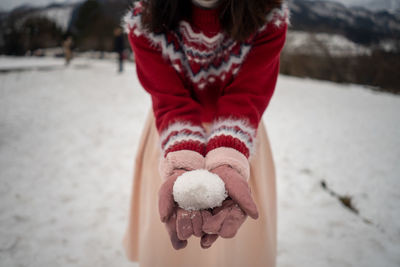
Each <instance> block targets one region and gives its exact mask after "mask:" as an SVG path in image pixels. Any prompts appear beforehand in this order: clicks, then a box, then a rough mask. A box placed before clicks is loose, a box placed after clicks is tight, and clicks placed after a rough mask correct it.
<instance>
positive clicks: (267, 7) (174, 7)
mask: <svg viewBox="0 0 400 267" xmlns="http://www.w3.org/2000/svg"><path fill="white" fill-rule="evenodd" d="M219 1H220V3H219V21H220V24H221V27H222V29H223V30H224V31H225V32H226V33H227V34H229V35H230V36H231V37H232V38H233V39H235V40H237V41H243V40H245V39H246V38H248V37H249V36H251V35H252V34H253V33H255V32H256V31H257V29H259V28H260V27H262V26H263V25H264V24H265V23H266V16H267V13H268V12H270V11H271V10H272V9H273V8H277V7H280V6H281V4H282V1H283V0H219ZM191 6H192V4H191V0H146V1H143V14H142V24H143V26H144V28H146V29H147V30H149V31H151V32H163V31H169V30H174V29H176V27H177V26H178V23H179V21H181V20H182V19H185V18H189V17H190V15H191Z"/></svg>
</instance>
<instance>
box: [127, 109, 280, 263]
mask: <svg viewBox="0 0 400 267" xmlns="http://www.w3.org/2000/svg"><path fill="white" fill-rule="evenodd" d="M204 126H205V128H206V129H207V130H208V128H209V126H208V125H204ZM255 142H256V143H255V154H254V155H253V156H252V157H251V158H250V172H251V176H250V180H249V184H250V187H251V192H252V196H253V198H254V200H255V202H256V204H257V207H258V211H259V218H258V219H257V220H253V219H251V218H250V217H248V218H247V220H246V221H245V222H244V224H243V225H242V226H241V228H240V229H239V231H238V233H237V234H236V236H235V237H233V238H231V239H223V238H218V239H217V241H216V242H215V243H214V244H213V245H212V247H211V248H209V249H202V248H201V246H200V239H199V238H197V237H194V236H192V237H190V238H189V240H188V245H187V247H186V248H184V249H182V250H178V251H177V250H174V249H173V247H172V245H171V243H170V240H169V236H168V233H167V231H166V229H165V226H164V224H163V223H161V221H160V218H159V214H158V190H159V188H160V186H161V183H162V180H161V178H160V176H159V173H158V164H159V160H160V157H161V155H160V148H159V135H158V132H157V129H156V127H155V120H154V115H153V113H152V112H149V115H148V117H147V120H146V123H145V126H144V129H143V132H142V136H141V139H140V143H139V147H138V150H137V154H136V160H135V170H134V177H133V188H132V196H131V204H130V211H129V212H130V215H129V222H128V227H127V231H126V235H125V238H124V247H125V251H126V255H127V257H128V259H129V260H131V261H135V262H139V265H140V267H183V266H185V267H186V266H187V267H214V266H215V267H236V266H237V267H273V266H275V260H276V245H277V244H276V235H277V211H276V184H275V168H274V162H273V158H272V153H271V148H270V144H269V140H268V136H267V132H266V129H265V127H264V124H263V122H261V123H260V125H259V127H258V132H257V138H256V141H255Z"/></svg>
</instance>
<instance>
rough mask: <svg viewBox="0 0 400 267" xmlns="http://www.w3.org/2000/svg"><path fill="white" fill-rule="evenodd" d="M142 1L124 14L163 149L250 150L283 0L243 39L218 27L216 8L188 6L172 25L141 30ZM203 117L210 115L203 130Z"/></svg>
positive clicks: (274, 59)
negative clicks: (172, 27) (164, 30)
mask: <svg viewBox="0 0 400 267" xmlns="http://www.w3.org/2000/svg"><path fill="white" fill-rule="evenodd" d="M141 11H142V4H141V2H136V4H135V6H134V8H133V10H132V11H130V12H129V14H128V15H127V16H126V17H125V23H126V30H127V31H128V38H129V41H130V44H131V46H132V50H133V51H134V54H135V59H136V69H137V74H138V78H139V80H140V82H141V84H142V86H143V87H144V89H145V90H146V91H147V92H149V93H150V95H151V98H152V103H153V110H154V115H155V117H156V126H157V129H158V131H159V133H160V141H161V148H162V150H163V152H164V156H165V155H167V153H168V152H172V151H178V150H183V149H189V150H194V151H197V152H199V153H201V154H203V155H205V154H206V153H207V152H208V151H210V150H212V149H215V148H218V147H231V148H234V149H237V150H238V151H240V152H241V153H243V154H244V155H245V156H246V157H249V156H250V155H251V154H252V152H253V150H254V149H253V143H254V139H255V137H256V130H257V127H258V124H259V122H260V120H261V117H262V114H263V113H264V111H265V109H266V107H267V105H268V103H269V101H270V99H271V97H272V94H273V91H274V88H275V85H276V81H277V77H278V73H279V54H280V51H281V49H282V47H283V45H284V42H285V37H286V31H287V26H288V24H289V12H288V9H287V6H286V5H285V4H284V5H282V7H281V8H279V9H274V10H272V11H271V12H270V13H269V14H267V23H266V25H264V26H263V27H262V28H260V29H259V30H258V31H257V32H256V33H255V34H253V35H252V36H251V37H250V38H248V39H247V40H246V41H244V42H236V41H234V40H232V39H231V38H230V37H229V36H227V35H226V34H224V33H223V32H222V30H221V27H220V24H219V21H218V10H217V9H203V8H201V7H198V6H195V5H192V16H191V18H190V19H187V20H182V21H181V22H180V24H179V27H178V29H177V30H175V31H171V32H167V33H160V34H155V33H151V32H148V31H146V30H144V29H143V27H142V24H141ZM203 122H212V123H213V126H212V130H211V133H210V134H209V135H208V136H207V135H206V133H205V131H204V129H203V127H202V123H203Z"/></svg>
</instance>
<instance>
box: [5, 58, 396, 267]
mask: <svg viewBox="0 0 400 267" xmlns="http://www.w3.org/2000/svg"><path fill="white" fill-rule="evenodd" d="M114 63H115V62H112V61H96V60H88V59H77V60H75V61H74V62H73V63H72V66H70V67H68V68H64V67H63V62H62V60H58V59H34V60H29V59H15V58H4V57H3V58H0V70H3V71H2V72H0V266H1V267H13V266H29V267H47V266H59V267H64V266H79V267H80V266H82V267H83V266H84V267H93V266H96V267H101V266H104V267H106V266H107V267H109V266H118V267H124V266H136V267H137V265H136V264H132V263H129V262H127V260H126V259H125V257H124V254H123V250H122V245H121V240H122V237H123V233H124V231H125V227H126V224H127V215H128V213H127V212H128V205H129V198H130V190H131V184H132V180H131V176H132V172H133V159H134V155H135V152H136V147H137V145H138V140H139V135H140V132H141V130H142V126H143V123H144V120H145V117H146V114H147V112H148V111H149V109H150V99H149V96H148V95H146V93H145V92H144V91H143V90H142V89H141V87H140V85H139V83H138V81H137V79H136V75H135V69H134V66H133V64H132V63H130V64H129V65H127V66H126V72H125V73H124V74H121V75H119V74H117V73H116V63H115V64H114ZM8 66H10V67H12V68H14V70H13V71H10V72H4V70H5V69H7V68H8ZM38 66H39V67H40V68H37V67H38ZM46 66H51V67H54V68H53V70H49V68H45V67H46ZM31 67H35V68H33V69H32V70H29V68H31ZM50 69H51V68H50ZM399 114H400V97H399V96H394V95H390V94H386V93H376V92H373V91H371V90H369V89H366V88H363V87H361V86H356V85H338V84H334V83H330V82H321V81H315V80H308V79H298V78H292V77H287V76H280V78H279V82H278V86H277V89H276V93H275V95H274V97H273V99H272V102H271V104H270V106H269V108H268V110H267V112H266V114H265V116H264V121H265V123H266V125H267V129H268V132H269V135H270V139H271V143H272V148H273V152H274V156H275V161H276V166H277V175H278V177H277V181H278V193H279V233H278V238H279V248H278V266H279V267H309V266H312V267H328V266H338V267H339V266H340V267H347V266H352V267H353V266H354V267H359V266H363V267H375V266H384V267H392V266H393V267H395V266H400V117H399ZM322 181H324V182H325V184H326V185H327V187H328V188H329V190H332V191H334V192H336V193H335V194H338V195H340V196H348V197H349V199H351V204H352V205H353V206H354V208H355V209H357V210H358V214H357V213H355V212H352V211H351V210H350V209H348V208H346V207H345V206H344V205H342V203H341V202H340V201H339V200H338V198H337V197H335V196H333V195H331V194H330V193H328V191H327V190H326V189H324V188H323V187H322V186H321V183H322ZM166 267H169V266H166Z"/></svg>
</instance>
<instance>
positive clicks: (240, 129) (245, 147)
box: [206, 119, 256, 158]
mask: <svg viewBox="0 0 400 267" xmlns="http://www.w3.org/2000/svg"><path fill="white" fill-rule="evenodd" d="M255 135H256V129H255V128H254V127H252V126H251V125H250V124H249V123H248V122H247V121H246V120H240V119H223V120H222V119H219V120H217V121H215V122H214V123H213V126H212V129H211V134H210V136H209V137H208V142H207V146H206V154H207V153H209V152H210V151H212V150H214V149H217V148H219V147H229V148H233V149H236V150H237V151H239V152H241V153H242V154H243V155H244V156H245V157H246V158H249V157H250V156H251V155H252V154H253V150H254V149H253V143H254V140H255Z"/></svg>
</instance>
